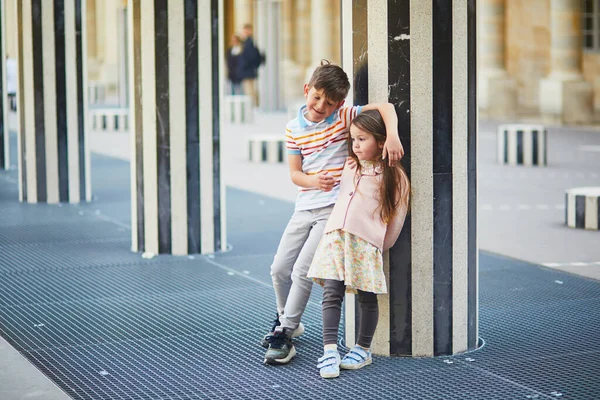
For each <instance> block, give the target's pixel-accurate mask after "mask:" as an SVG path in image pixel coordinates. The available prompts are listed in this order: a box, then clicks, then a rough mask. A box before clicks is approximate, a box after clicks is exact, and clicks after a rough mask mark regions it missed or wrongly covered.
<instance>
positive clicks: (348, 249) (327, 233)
mask: <svg viewBox="0 0 600 400" xmlns="http://www.w3.org/2000/svg"><path fill="white" fill-rule="evenodd" d="M392 135H394V136H395V133H392ZM386 139H387V135H386V125H385V123H384V122H383V118H382V117H381V114H380V113H379V111H377V110H370V111H364V112H363V113H361V114H359V115H358V116H357V117H356V118H354V120H352V122H351V124H350V137H349V138H348V150H349V152H350V157H352V159H354V161H355V162H354V163H346V165H345V166H344V170H343V171H342V179H341V183H340V197H339V199H338V201H337V203H336V204H335V206H334V207H333V211H332V212H331V216H330V217H329V220H328V221H327V225H326V226H325V230H324V234H323V237H322V238H321V241H320V243H319V246H318V247H317V250H316V252H315V256H314V258H313V261H312V264H311V266H310V269H309V270H308V273H307V277H309V278H313V280H314V281H315V282H317V283H319V284H321V285H322V286H323V302H322V313H323V315H322V317H323V344H324V354H323V356H322V357H321V358H319V363H318V365H317V368H319V372H320V374H321V377H323V378H335V377H337V376H339V375H340V368H342V369H350V370H353V369H360V368H362V367H364V366H367V365H369V364H371V362H372V358H371V350H370V348H371V342H372V341H373V335H374V334H375V328H377V320H378V318H379V310H378V304H377V294H385V293H387V285H386V281H385V274H384V272H383V256H382V253H383V252H384V251H385V250H388V249H389V248H390V247H392V246H393V245H394V243H395V242H396V240H397V239H398V236H399V235H400V230H401V229H402V226H403V225H404V219H405V217H406V213H407V211H408V202H409V195H410V183H409V181H408V177H407V175H406V172H405V171H404V169H403V168H402V167H401V166H400V165H398V164H396V163H394V164H393V165H391V166H390V165H389V164H388V163H387V162H385V161H384V160H383V158H382V154H383V148H384V145H385V141H386ZM344 291H346V292H350V293H356V292H358V304H359V312H358V315H359V323H358V327H359V330H358V341H357V342H356V345H355V346H354V347H352V348H351V349H350V351H348V353H347V354H346V355H345V356H344V358H343V359H341V360H340V354H339V353H338V350H337V339H338V329H339V325H340V317H341V312H342V301H343V299H344Z"/></svg>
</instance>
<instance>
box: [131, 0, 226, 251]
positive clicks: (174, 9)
mask: <svg viewBox="0 0 600 400" xmlns="http://www.w3.org/2000/svg"><path fill="white" fill-rule="evenodd" d="M129 18H130V23H129V26H130V27H131V29H129V60H130V63H129V68H130V77H131V79H130V93H131V95H130V96H129V97H130V99H131V104H130V127H131V129H130V133H131V140H132V146H131V149H132V155H131V190H132V192H131V219H132V222H131V223H132V249H133V251H141V252H147V253H153V254H159V253H165V254H174V255H184V254H192V253H212V252H215V251H219V250H223V249H225V246H226V240H225V237H226V232H225V187H224V185H223V184H222V180H221V169H220V161H221V142H220V104H219V101H220V96H219V93H220V87H221V85H222V83H223V81H224V76H222V72H221V71H224V68H223V65H222V63H223V60H222V51H221V49H222V48H223V19H224V15H223V4H222V1H218V0H155V1H153V2H146V0H130V1H129Z"/></svg>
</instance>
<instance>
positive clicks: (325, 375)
mask: <svg viewBox="0 0 600 400" xmlns="http://www.w3.org/2000/svg"><path fill="white" fill-rule="evenodd" d="M320 374H321V378H325V379H331V378H337V377H338V376H340V371H337V372H330V373H323V372H321V373H320Z"/></svg>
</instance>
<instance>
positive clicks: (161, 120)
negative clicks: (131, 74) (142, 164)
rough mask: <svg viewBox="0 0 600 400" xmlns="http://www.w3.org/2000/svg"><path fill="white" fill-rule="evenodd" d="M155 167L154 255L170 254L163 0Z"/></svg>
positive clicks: (161, 5)
mask: <svg viewBox="0 0 600 400" xmlns="http://www.w3.org/2000/svg"><path fill="white" fill-rule="evenodd" d="M154 41H155V49H154V62H155V68H156V69H155V73H156V75H155V76H154V78H155V85H156V154H155V157H156V163H157V166H158V188H157V189H158V190H157V192H156V194H157V196H158V252H159V253H171V241H172V236H171V179H170V175H171V156H170V149H169V145H170V129H171V127H170V125H171V119H170V115H169V97H170V95H171V93H170V92H169V88H170V82H169V79H168V77H169V62H170V59H169V13H168V4H167V0H154Z"/></svg>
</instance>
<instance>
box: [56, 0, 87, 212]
mask: <svg viewBox="0 0 600 400" xmlns="http://www.w3.org/2000/svg"><path fill="white" fill-rule="evenodd" d="M75 1H76V0H66V1H65V60H66V61H65V85H66V86H65V88H66V90H65V94H66V107H65V109H66V126H67V131H66V134H65V135H64V138H63V140H64V146H66V150H65V151H66V156H65V164H66V166H67V167H66V168H67V172H68V173H67V175H66V177H64V178H61V179H64V181H65V182H66V184H67V187H68V193H67V198H66V199H61V201H70V202H72V203H77V202H79V199H80V197H81V196H80V190H83V188H80V187H79V116H78V107H77V43H76V40H77V39H76V36H77V34H76V31H75V18H76V17H75ZM59 135H60V132H59ZM60 143H61V142H60V140H59V146H60ZM59 151H60V147H59ZM61 158H62V157H61ZM61 196H62V195H61Z"/></svg>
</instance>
